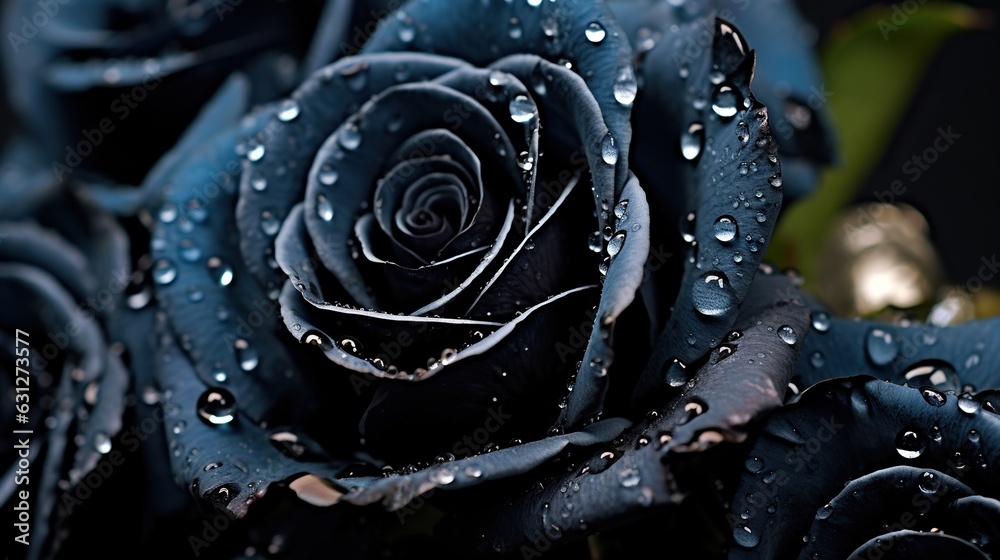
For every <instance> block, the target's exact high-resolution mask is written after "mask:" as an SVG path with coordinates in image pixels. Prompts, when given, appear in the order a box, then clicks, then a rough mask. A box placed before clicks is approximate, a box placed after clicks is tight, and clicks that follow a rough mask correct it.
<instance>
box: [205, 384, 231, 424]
mask: <svg viewBox="0 0 1000 560" xmlns="http://www.w3.org/2000/svg"><path fill="white" fill-rule="evenodd" d="M198 417H199V418H201V421H202V422H204V423H206V424H208V425H209V426H220V425H225V424H229V423H230V422H232V421H233V420H235V419H236V397H234V396H233V394H232V393H230V392H229V391H227V390H225V389H222V388H220V387H215V388H212V389H206V390H205V392H203V393H202V394H201V396H200V397H198Z"/></svg>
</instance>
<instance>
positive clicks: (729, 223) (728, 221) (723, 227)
mask: <svg viewBox="0 0 1000 560" xmlns="http://www.w3.org/2000/svg"><path fill="white" fill-rule="evenodd" d="M712 227H713V229H714V230H715V238H716V239H718V240H719V241H722V242H723V243H728V242H730V241H732V240H733V239H735V238H736V235H737V231H738V228H737V225H736V219H735V218H733V217H732V216H721V217H719V218H718V219H717V220H715V224H714V225H713V226H712Z"/></svg>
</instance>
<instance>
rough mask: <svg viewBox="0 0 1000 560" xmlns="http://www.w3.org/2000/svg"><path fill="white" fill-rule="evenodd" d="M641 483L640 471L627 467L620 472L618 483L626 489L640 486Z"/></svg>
mask: <svg viewBox="0 0 1000 560" xmlns="http://www.w3.org/2000/svg"><path fill="white" fill-rule="evenodd" d="M640 481H641V478H640V476H639V471H638V470H636V469H634V468H632V467H627V468H625V469H622V470H621V471H619V472H618V482H620V483H621V485H622V486H624V487H625V488H633V487H635V486H638V485H639V482H640Z"/></svg>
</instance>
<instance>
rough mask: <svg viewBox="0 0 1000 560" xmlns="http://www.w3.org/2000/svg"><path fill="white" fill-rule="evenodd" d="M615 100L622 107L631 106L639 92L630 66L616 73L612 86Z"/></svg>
mask: <svg viewBox="0 0 1000 560" xmlns="http://www.w3.org/2000/svg"><path fill="white" fill-rule="evenodd" d="M614 90H615V99H616V100H617V101H618V102H619V103H621V104H622V105H631V104H632V102H633V101H635V96H636V94H637V93H638V92H639V84H638V83H637V82H636V80H635V72H634V71H633V70H632V66H623V67H622V69H621V70H619V71H618V79H616V80H615V85H614Z"/></svg>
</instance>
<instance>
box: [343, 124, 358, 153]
mask: <svg viewBox="0 0 1000 560" xmlns="http://www.w3.org/2000/svg"><path fill="white" fill-rule="evenodd" d="M338 141H339V142H340V147H341V148H344V149H345V150H347V151H349V152H350V151H354V150H356V149H358V146H360V145H361V130H359V129H358V125H356V124H353V123H351V124H348V125H345V126H344V128H343V130H341V131H340V136H339V137H338Z"/></svg>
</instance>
